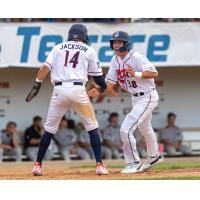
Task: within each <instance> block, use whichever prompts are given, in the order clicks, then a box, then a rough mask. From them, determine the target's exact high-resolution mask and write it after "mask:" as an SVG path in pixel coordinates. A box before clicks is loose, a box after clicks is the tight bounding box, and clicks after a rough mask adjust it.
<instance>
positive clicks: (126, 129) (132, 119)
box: [120, 106, 142, 173]
mask: <svg viewBox="0 0 200 200" xmlns="http://www.w3.org/2000/svg"><path fill="white" fill-rule="evenodd" d="M141 112H142V111H140V109H138V107H137V106H134V107H133V108H132V110H131V112H130V113H129V114H128V115H127V116H126V117H125V119H124V121H123V122H122V125H121V128H120V135H121V139H122V142H123V153H124V159H125V162H126V163H127V164H128V165H127V167H125V168H124V169H123V170H122V171H121V172H122V173H136V172H137V170H138V169H139V168H140V166H141V164H140V158H139V154H138V151H137V148H136V140H135V137H134V134H133V132H134V131H135V130H136V128H137V120H138V118H139V116H140V113H141Z"/></svg>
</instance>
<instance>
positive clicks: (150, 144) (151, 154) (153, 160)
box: [138, 93, 163, 171]
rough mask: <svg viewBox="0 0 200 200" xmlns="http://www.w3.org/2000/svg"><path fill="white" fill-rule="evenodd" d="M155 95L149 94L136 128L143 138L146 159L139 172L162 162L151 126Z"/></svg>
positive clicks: (155, 101)
mask: <svg viewBox="0 0 200 200" xmlns="http://www.w3.org/2000/svg"><path fill="white" fill-rule="evenodd" d="M156 94H157V93H153V94H150V100H149V104H148V106H147V107H146V111H145V112H144V114H143V115H142V116H141V118H140V119H139V121H138V128H139V131H140V133H141V134H142V135H143V136H144V139H145V143H146V146H147V154H148V157H147V159H146V160H145V162H144V164H143V165H142V167H141V168H140V171H144V170H146V169H149V168H150V167H151V166H153V165H154V164H157V163H159V162H161V161H163V157H162V156H161V155H160V153H159V149H158V143H157V138H156V135H155V132H154V130H153V128H152V125H151V119H152V111H153V109H154V108H155V107H156V106H157V100H158V98H157V95H156Z"/></svg>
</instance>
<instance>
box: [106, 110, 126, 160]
mask: <svg viewBox="0 0 200 200" xmlns="http://www.w3.org/2000/svg"><path fill="white" fill-rule="evenodd" d="M118 121H119V119H118V114H117V113H115V112H113V113H111V114H110V116H109V118H108V122H109V125H108V126H107V127H106V128H105V129H104V131H103V146H104V151H106V154H107V155H106V158H107V159H112V158H116V159H121V155H120V153H122V141H121V137H120V126H119V124H118Z"/></svg>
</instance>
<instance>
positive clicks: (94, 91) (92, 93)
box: [87, 88, 100, 98]
mask: <svg viewBox="0 0 200 200" xmlns="http://www.w3.org/2000/svg"><path fill="white" fill-rule="evenodd" d="M87 94H88V96H89V97H93V98H94V97H97V96H99V95H100V92H99V89H98V88H92V89H91V90H89V91H88V92H87Z"/></svg>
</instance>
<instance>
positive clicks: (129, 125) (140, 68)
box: [88, 31, 163, 173]
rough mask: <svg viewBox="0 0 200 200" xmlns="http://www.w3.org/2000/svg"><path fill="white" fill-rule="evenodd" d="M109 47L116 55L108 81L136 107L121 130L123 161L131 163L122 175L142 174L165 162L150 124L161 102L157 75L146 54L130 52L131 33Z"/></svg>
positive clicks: (115, 39)
mask: <svg viewBox="0 0 200 200" xmlns="http://www.w3.org/2000/svg"><path fill="white" fill-rule="evenodd" d="M110 47H111V48H112V49H113V50H114V52H115V54H116V55H114V56H113V58H112V60H111V64H110V68H109V70H108V74H107V77H106V80H107V82H108V83H109V84H111V85H113V86H114V85H115V84H116V83H117V82H118V83H119V84H120V86H121V87H122V88H123V89H124V90H126V91H128V92H130V93H131V97H132V106H133V107H132V110H131V112H130V113H129V114H128V115H127V116H126V117H125V119H124V121H123V123H122V125H121V128H120V135H121V138H122V142H123V152H124V158H125V161H126V163H127V164H128V165H127V167H126V168H125V169H123V170H122V171H121V172H122V173H136V172H141V171H144V170H147V169H149V168H150V167H151V166H152V165H154V164H156V163H158V162H160V161H162V160H163V158H162V156H161V155H160V154H159V151H158V144H157V140H156V135H155V133H154V131H153V128H152V125H151V118H152V111H153V109H154V108H155V107H156V106H157V104H158V99H159V97H158V93H157V91H156V86H155V84H154V78H155V77H157V76H158V72H157V71H156V68H155V67H154V65H153V64H152V63H151V62H150V61H149V60H148V59H147V58H146V57H145V56H144V55H142V54H140V53H138V52H136V51H134V50H131V49H130V36H129V35H128V33H126V32H123V31H117V32H115V33H114V34H113V35H112V39H111V40H110ZM92 90H93V91H89V93H88V94H89V96H94V95H95V91H94V90H95V88H93V89H92ZM96 94H97V93H96ZM137 128H138V129H139V131H140V133H141V134H142V135H143V136H144V139H145V143H146V146H147V154H148V158H147V159H146V161H145V162H144V164H143V165H142V164H141V162H140V157H139V155H138V152H137V148H136V140H135V136H134V132H135V131H136V129H137Z"/></svg>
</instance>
